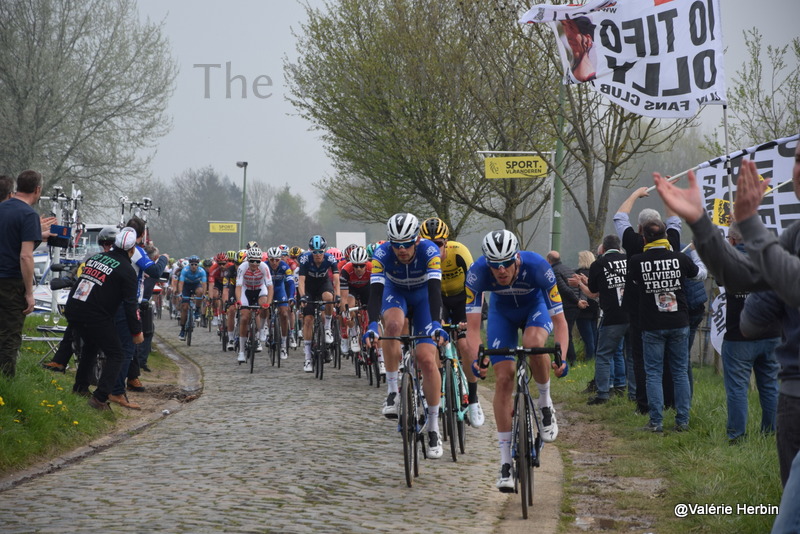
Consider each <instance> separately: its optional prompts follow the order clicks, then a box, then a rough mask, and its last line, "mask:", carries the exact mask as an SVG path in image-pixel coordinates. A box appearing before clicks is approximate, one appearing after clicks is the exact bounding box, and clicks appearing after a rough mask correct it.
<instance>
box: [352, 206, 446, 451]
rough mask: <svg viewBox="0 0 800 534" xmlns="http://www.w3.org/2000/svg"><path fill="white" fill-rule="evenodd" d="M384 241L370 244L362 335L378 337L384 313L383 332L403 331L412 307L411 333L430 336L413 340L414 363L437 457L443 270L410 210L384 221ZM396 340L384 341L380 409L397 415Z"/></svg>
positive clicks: (443, 338)
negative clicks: (366, 319)
mask: <svg viewBox="0 0 800 534" xmlns="http://www.w3.org/2000/svg"><path fill="white" fill-rule="evenodd" d="M386 229H387V235H388V238H389V241H387V242H386V243H383V244H382V245H380V246H379V247H378V248H377V249H375V253H374V255H373V257H372V274H371V276H370V295H369V304H368V313H369V321H370V325H369V328H368V329H367V332H366V334H365V335H364V341H365V343H367V344H368V346H369V344H370V343H371V342H373V341H374V339H378V338H379V337H380V336H379V330H378V320H379V318H380V317H381V316H382V317H383V327H384V333H385V335H386V336H387V337H396V336H399V335H401V334H402V331H403V327H404V325H405V320H406V316H407V315H408V314H409V312H411V311H413V316H412V321H413V324H414V331H415V333H416V334H427V335H430V336H431V339H421V340H419V341H418V342H417V346H416V358H417V366H418V367H419V369H420V371H421V372H422V389H423V391H424V393H425V398H426V399H428V419H427V423H426V428H425V430H426V431H427V432H428V435H427V439H426V440H425V444H426V446H427V457H428V458H441V457H442V453H443V449H442V440H441V437H440V436H439V397H440V395H441V390H442V377H441V375H440V374H439V355H438V352H437V350H436V345H435V343H434V341H433V336H435V335H436V334H439V340H440V343H444V342H445V341H446V340H447V337H448V336H447V333H446V332H445V331H444V330H443V329H442V325H441V322H440V321H441V319H440V316H441V312H442V269H441V258H440V256H439V247H437V246H436V245H435V244H434V243H433V242H432V241H429V240H428V239H421V238H420V237H419V220H418V219H417V218H416V217H415V216H414V215H412V214H410V213H398V214H396V215H393V216H392V218H390V219H389V221H388V223H387V224H386ZM401 350H402V349H401V346H400V342H399V341H396V340H386V341H384V342H383V355H384V359H385V363H386V385H387V388H388V395H387V397H386V401H385V403H384V405H383V410H382V413H383V415H385V416H386V417H390V418H396V417H397V407H398V406H397V393H398V387H397V375H398V369H399V368H400V359H401V357H402V353H401Z"/></svg>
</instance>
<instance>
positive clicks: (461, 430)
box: [454, 367, 469, 454]
mask: <svg viewBox="0 0 800 534" xmlns="http://www.w3.org/2000/svg"><path fill="white" fill-rule="evenodd" d="M454 370H455V376H456V384H457V385H458V388H457V390H456V402H457V403H459V406H460V409H464V408H466V406H465V405H464V404H463V403H468V400H467V399H468V398H469V397H468V396H469V385H468V384H467V379H466V377H465V376H464V372H463V371H462V370H461V367H458V369H455V367H454ZM460 409H459V412H460ZM464 416H466V414H464V415H463V416H462V417H460V418H459V417H456V430H457V432H458V449H459V451H460V452H461V454H464V451H465V449H466V446H467V424H466V422H465V421H464Z"/></svg>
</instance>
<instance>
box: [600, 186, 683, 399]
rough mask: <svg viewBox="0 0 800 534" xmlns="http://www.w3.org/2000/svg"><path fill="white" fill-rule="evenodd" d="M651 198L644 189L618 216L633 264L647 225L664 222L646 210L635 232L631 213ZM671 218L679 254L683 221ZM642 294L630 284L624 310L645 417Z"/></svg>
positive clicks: (672, 236)
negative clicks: (637, 203) (627, 320)
mask: <svg viewBox="0 0 800 534" xmlns="http://www.w3.org/2000/svg"><path fill="white" fill-rule="evenodd" d="M646 196H648V192H647V188H646V187H640V188H639V189H637V190H636V191H634V192H633V193H631V195H630V196H629V197H628V198H627V199H626V200H625V201H624V202H623V203H622V205H621V206H620V207H619V209H618V210H617V213H616V214H615V215H614V226H615V228H616V229H617V235H618V236H619V238H620V240H622V248H624V249H625V252H626V254H627V255H628V260H630V259H631V258H632V257H633V256H634V255H636V254H641V253H642V250H644V238H643V237H642V234H641V232H642V227H643V225H645V224H647V223H649V222H652V221H660V220H661V215H659V213H658V212H657V211H656V210H654V209H650V208H645V209H643V210H642V211H640V212H639V218H638V222H639V229H638V230H634V229H633V227H632V226H631V223H630V213H631V210H632V209H633V204H634V203H635V202H636V201H637V200H638V199H640V198H644V197H646ZM669 215H670V216H669V217H667V220H666V221H665V224H666V225H667V239H668V240H669V243H670V245H671V246H672V250H678V247H679V246H680V242H681V221H680V219H679V218H678V217H675V216H672V214H671V213H670V214H669ZM637 298H638V294H637V292H636V291H635V290H634V288H633V286H632V284H631V282H630V280H628V281H626V283H625V295H624V301H623V306H624V307H625V308H626V309H627V310H628V313H629V314H630V322H629V326H628V337H627V340H626V343H625V347H626V350H627V351H628V355H627V356H626V361H625V365H626V366H627V367H628V368H629V369H630V368H633V373H634V377H635V379H636V388H635V390H636V411H638V412H639V413H641V414H647V413H649V410H648V407H647V384H646V374H645V371H644V356H643V353H642V329H641V326H640V324H639V302H638V300H637Z"/></svg>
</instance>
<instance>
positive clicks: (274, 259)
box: [269, 258, 281, 261]
mask: <svg viewBox="0 0 800 534" xmlns="http://www.w3.org/2000/svg"><path fill="white" fill-rule="evenodd" d="M269 261H281V259H280V258H270V259H269Z"/></svg>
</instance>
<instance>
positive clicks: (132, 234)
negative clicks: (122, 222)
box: [114, 226, 136, 250]
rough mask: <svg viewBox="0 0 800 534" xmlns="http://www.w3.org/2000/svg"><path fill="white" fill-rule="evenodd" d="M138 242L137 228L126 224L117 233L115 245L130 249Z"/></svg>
mask: <svg viewBox="0 0 800 534" xmlns="http://www.w3.org/2000/svg"><path fill="white" fill-rule="evenodd" d="M135 244H136V230H134V229H133V228H131V227H129V226H126V227H125V228H123V229H122V230H120V231H119V233H118V234H117V238H116V239H115V240H114V246H115V247H117V248H121V249H122V250H130V249H132V248H133V246H134V245H135Z"/></svg>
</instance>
